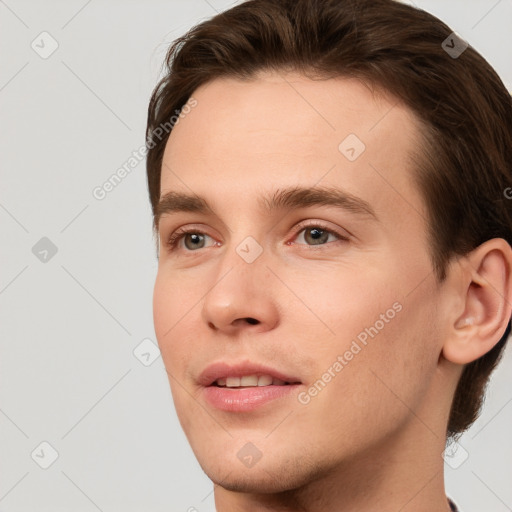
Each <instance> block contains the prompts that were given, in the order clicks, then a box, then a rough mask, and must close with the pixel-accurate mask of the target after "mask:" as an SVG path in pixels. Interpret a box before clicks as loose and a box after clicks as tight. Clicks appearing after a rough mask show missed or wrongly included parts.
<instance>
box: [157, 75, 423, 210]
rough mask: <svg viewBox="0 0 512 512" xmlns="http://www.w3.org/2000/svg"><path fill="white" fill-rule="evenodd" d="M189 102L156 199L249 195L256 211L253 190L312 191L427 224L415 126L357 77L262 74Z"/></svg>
mask: <svg viewBox="0 0 512 512" xmlns="http://www.w3.org/2000/svg"><path fill="white" fill-rule="evenodd" d="M192 96H193V98H194V99H195V100H196V102H197V104H196V106H195V107H194V108H193V109H191V110H190V111H189V112H188V113H187V114H185V115H184V117H182V118H181V119H180V122H179V123H178V124H177V125H176V126H175V127H174V129H173V131H172V132H171V135H170V137H169V140H168V142H167V145H166V148H165V153H164V159H163V166H162V176H161V193H162V194H164V193H165V192H167V191H169V190H178V191H181V192H188V193H190V192H192V193H196V194H198V195H201V196H204V197H209V198H211V199H212V202H215V201H216V200H217V201H218V202H219V203H221V202H224V203H225V202H226V201H228V202H229V201H230V200H231V204H234V205H236V204H242V203H243V204H245V205H248V204H249V203H250V202H251V198H252V197H254V199H255V203H254V204H255V205H256V204H257V202H256V201H257V198H256V197H255V194H256V191H258V194H259V193H261V192H270V191H271V190H272V188H279V187H286V186H289V185H290V184H297V185H304V186H314V185H316V184H320V185H325V186H334V187H336V186H338V187H340V188H343V189H344V190H345V191H347V192H349V193H351V194H353V195H356V196H359V197H362V198H364V199H365V200H366V201H367V202H369V203H370V204H372V205H373V206H374V209H375V210H376V211H377V212H378V210H379V209H388V210H389V209H391V210H393V212H394V214H395V215H403V214H404V213H405V212H406V211H408V210H411V211H413V212H414V211H415V212H416V214H419V215H420V217H422V216H423V217H424V216H425V211H424V206H423V202H422V198H421V196H420V194H419V191H417V190H416V188H415V186H414V182H413V180H412V172H413V163H412V162H411V159H410V156H411V155H412V154H413V153H414V152H415V151H417V150H418V149H419V148H420V132H419V123H418V122H417V120H416V118H415V116H414V115H413V114H412V113H411V112H410V110H409V109H407V108H406V107H405V106H403V105H402V104H400V102H398V100H396V99H395V98H394V97H393V96H391V95H389V94H383V93H382V92H378V93H375V92H372V90H370V88H369V87H367V86H365V85H364V84H363V83H362V82H361V81H359V80H355V79H346V78H330V79H322V80H313V79H310V78H306V77H304V76H301V75H299V74H292V73H287V74H284V73H269V72H267V73H260V74H259V75H258V76H257V78H254V79H251V80H239V79H235V78H221V79H216V80H213V81H211V82H209V83H207V84H205V85H203V86H201V87H200V88H198V89H197V90H196V91H194V93H193V95H192ZM259 195H261V194H259ZM241 198H245V202H243V201H241ZM237 201H238V202H237Z"/></svg>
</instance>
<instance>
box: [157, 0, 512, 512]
mask: <svg viewBox="0 0 512 512" xmlns="http://www.w3.org/2000/svg"><path fill="white" fill-rule="evenodd" d="M167 64H168V72H167V74H166V76H165V77H164V78H163V79H162V81H161V82H160V84H159V85H158V86H157V88H156V89H155V91H154V93H153V96H152V99H151V103H150V107H149V117H148V129H147V136H148V137H147V140H148V158H147V171H148V185H149V192H150V199H151V203H152V208H153V214H154V228H155V233H156V235H157V236H158V242H159V245H158V247H159V252H158V258H159V267H158V275H157V277H156V283H155V290H154V322H155V331H156V334H157V338H158V342H159V346H160V349H161V352H162V357H163V360H164V362H165V366H166V370H167V373H168V375H169V382H170V385H171V390H172V394H173V399H174V403H175V407H176V411H177V414H178V417H179V420H180V423H181V425H182V427H183V429H184V432H185V434H186V436H187V438H188V440H189V442H190V445H191V447H192V449H193V451H194V453H195V455H196V457H197V459H198V461H199V464H200V465H201V467H202V468H203V470H204V471H205V473H206V474H207V475H208V477H209V478H210V479H211V480H212V481H213V482H214V483H215V484H216V487H215V504H216V508H217V510H218V511H219V512H225V511H242V510H243V511H263V510H265V511H270V510H272V511H298V510H301V511H317V510H322V511H337V512H342V511H343V512H345V511H358V512H370V511H372V512H373V511H377V510H378V511H379V512H391V511H393V512H396V511H398V510H400V511H402V512H412V511H414V512H427V511H428V512H441V511H447V510H456V508H455V505H454V504H453V503H451V502H450V501H449V500H448V498H447V496H446V494H445V489H444V478H443V460H442V458H441V453H442V452H443V450H444V448H445V443H446V441H447V439H454V438H456V437H457V435H459V434H461V433H462V432H463V431H465V430H466V429H467V428H468V427H469V426H470V425H471V424H472V422H473V421H474V420H475V418H476V417H477V414H478V411H479V409H480V406H481V403H482V395H483V388H484V385H485V383H486V381H487V379H488V377H489V375H490V373H491V371H492V369H493V368H494V366H495V364H496V362H497V361H498V359H499V356H500V354H501V352H502V350H503V348H504V346H505V343H506V339H507V336H508V334H509V331H510V317H511V310H512V306H511V303H512V283H511V271H512V249H511V247H510V243H511V241H512V213H511V210H510V206H509V205H510V203H509V202H508V199H507V197H506V193H504V191H505V190H506V189H507V187H509V186H510V183H511V182H512V102H511V97H510V95H509V93H508V92H507V90H506V89H505V87H504V86H503V84H502V82H501V81H500V79H499V78H498V76H497V75H496V73H495V72H494V71H493V70H492V68H491V67H490V66H489V64H488V63H487V62H486V61H485V60H484V59H483V58H482V57H481V56H480V55H479V54H478V53H477V52H476V51H475V50H474V49H472V48H471V47H468V46H467V44H466V43H465V42H464V41H462V40H461V39H460V38H458V37H457V36H456V35H455V34H453V33H452V30H451V29H449V28H448V27H447V26H446V25H445V24H443V23H442V22H441V21H440V20H438V19H437V18H435V17H433V16H431V15H429V14H427V13H426V12H423V11H421V10H418V9H415V8H413V7H410V6H408V5H404V4H400V3H398V2H394V1H392V0H368V1H365V0H358V1H356V0H354V1H349V0H323V1H320V0H316V1H315V0H293V1H292V0H285V1H283V0H252V1H248V2H244V3H242V4H240V5H238V6H236V7H233V8H232V9H230V10H228V11H226V12H224V13H221V14H219V15H218V16H215V17H214V18H212V19H211V20H208V21H206V22H203V23H202V24H200V25H199V26H197V27H195V28H194V29H193V30H191V31H190V32H189V33H188V34H186V35H185V36H184V37H182V38H180V39H179V40H178V41H176V42H175V43H174V45H173V46H172V47H171V48H170V50H169V53H168V58H167ZM173 116H174V119H172V120H171V118H172V117H173Z"/></svg>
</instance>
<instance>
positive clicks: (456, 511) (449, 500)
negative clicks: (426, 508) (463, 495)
mask: <svg viewBox="0 0 512 512" xmlns="http://www.w3.org/2000/svg"><path fill="white" fill-rule="evenodd" d="M448 503H449V504H450V509H451V510H452V512H459V509H458V508H457V506H456V505H455V503H453V501H452V500H451V499H450V498H448Z"/></svg>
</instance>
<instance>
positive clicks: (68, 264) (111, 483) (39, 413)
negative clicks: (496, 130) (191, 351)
mask: <svg viewBox="0 0 512 512" xmlns="http://www.w3.org/2000/svg"><path fill="white" fill-rule="evenodd" d="M409 3H412V2H409ZM414 3H415V4H416V5H417V6H419V7H422V8H424V9H425V10H427V11H430V12H432V13H433V14H435V15H437V16H439V17H440V18H441V19H443V20H444V21H446V22H447V23H448V24H449V25H450V26H451V27H452V28H453V29H454V30H456V31H457V32H458V33H459V34H460V35H461V36H462V37H463V38H464V39H466V40H467V41H468V42H469V43H470V44H472V45H473V46H474V47H475V48H476V49H477V50H478V51H479V52H480V53H482V54H483V56H484V57H485V58H487V59H488V60H489V62H490V63H491V64H492V65H493V66H494V67H495V68H496V70H497V71H498V73H499V74H500V75H501V77H502V78H503V80H504V81H505V82H506V83H507V84H508V87H509V89H510V84H512V0H501V1H495V0H492V1H484V0H480V1H468V0H465V1H464V0H458V1H455V0H451V1H450V2H446V1H441V0H439V1H433V0H430V1H427V0H424V1H422V0H416V1H415V2H414ZM230 4H231V2H228V1H221V0H209V1H206V0H166V1H156V0H153V1H152V2H143V1H142V0H130V1H127V0H125V1H120V0H117V1H106V0H90V1H87V0H68V1H57V0H51V1H50V0H47V1H38V2H36V1H28V0H0V48H1V64H0V128H1V134H0V155H1V160H0V162H1V165H0V173H1V181H0V183H1V188H0V226H1V250H0V257H1V260H0V315H1V316H0V350H1V354H0V365H1V366H0V450H1V452H0V460H1V462H0V468H1V473H0V510H3V511H4V512H31V511H34V512H35V511H37V512H47V511H48V512H50V511H51V512H57V511H71V510H72V511H74V512H82V511H83V512H94V511H95V510H100V511H103V512H108V511H112V512H119V511H123V512H132V511H141V510H144V511H145V512H153V511H154V512H160V511H187V510H188V509H189V508H190V507H195V509H196V510H197V511H199V512H203V511H209V510H210V511H211V510H214V503H213V493H212V490H213V485H212V483H211V482H210V481H209V480H208V478H207V477H206V476H205V475H204V473H203V472H202V471H201V469H200V467H199V465H198V463H197V462H196V460H195V458H194V456H193V453H192V451H191V449H190V447H189V446H188V443H187V441H186V438H185V436H184V434H183V432H182V430H181V428H180V425H179V422H178V420H177V417H176V414H175V412H174V408H173V405H172V398H171V394H170V390H169V384H168V380H167V377H166V373H165V371H164V368H163V363H162V360H161V358H157V359H156V360H155V361H154V362H153V363H152V364H151V365H150V366H144V365H143V364H142V363H141V362H140V361H139V360H138V359H137V358H136V357H135V356H134V354H133V350H134V349H135V348H136V347H137V346H138V345H139V344H140V343H141V342H142V340H144V339H146V338H149V339H150V340H152V341H153V342H155V335H154V330H153V322H152V304H151V301H152V287H153V281H154V277H155V273H156V264H157V262H156V255H155V247H154V242H153V239H152V234H151V215H150V204H149V199H148V194H147V186H146V178H145V163H144V161H142V162H141V163H140V164H138V165H137V166H136V167H135V168H134V169H133V170H132V171H131V173H130V174H129V175H128V176H127V177H126V178H125V179H124V180H123V181H122V182H121V183H120V184H119V185H118V186H117V187H116V188H115V189H114V190H113V191H112V192H110V193H109V194H108V195H107V196H106V197H105V198H104V199H103V200H101V201H100V200H97V199H95V198H94V197H93V195H92V191H93V189H94V188H95V187H97V186H101V185H102V183H104V182H105V181H106V180H107V179H108V178H109V177H110V176H111V175H112V174H113V173H114V172H115V171H116V170H117V169H118V168H119V167H121V166H122V165H123V164H124V163H125V162H126V161H127V160H128V159H129V158H130V156H131V155H132V153H133V151H136V150H137V149H139V148H140V147H141V146H142V145H143V144H144V131H145V123H146V115H147V104H148V100H149V96H150V93H151V90H152V88H153V87H154V85H155V84H156V82H157V79H158V78H159V74H160V66H161V63H162V61H163V57H164V55H165V51H166V49H167V47H168V45H169V43H170V42H171V41H172V40H173V39H174V38H176V37H178V36H179V35H181V34H183V33H184V32H185V31H186V30H187V29H188V28H189V27H191V26H192V25H193V24H195V23H197V22H199V21H201V20H203V19H205V18H208V17H210V16H212V15H214V14H215V12H216V11H221V10H223V9H225V8H227V7H228V6H229V5H230ZM43 31H47V32H48V33H49V34H51V37H52V38H53V39H54V40H56V41H57V43H58V45H59V46H58V48H57V50H56V51H55V52H54V53H53V54H52V55H51V56H49V57H48V58H46V59H43V58H41V57H40V56H39V55H38V53H36V51H34V50H33V49H32V47H31V44H32V41H34V40H35V44H36V43H37V44H39V47H42V46H43V45H44V48H46V51H48V49H50V48H51V39H48V36H41V37H47V39H45V42H44V43H41V37H40V36H39V34H40V33H41V32H43ZM38 41H39V42H38ZM42 50H43V48H40V51H42ZM511 185H512V184H511ZM42 237H47V238H49V239H50V240H51V241H52V243H53V244H54V245H55V246H56V248H57V253H56V254H55V255H54V256H53V257H51V258H50V259H49V260H48V261H47V262H46V263H43V262H41V261H40V260H39V259H38V258H37V257H36V256H35V255H34V254H33V252H32V248H33V246H34V245H35V244H36V243H37V242H38V241H39V240H40V239H41V238H42ZM511 374H512V353H511V349H510V347H509V349H508V352H507V353H506V355H505V358H504V360H503V361H502V363H501V366H500V368H499V369H498V370H497V372H496V373H495V374H494V377H493V379H492V382H491V385H490V387H489V392H488V399H487V402H486V405H485V408H484V410H483V414H482V416H481V418H480V419H479V420H478V421H477V422H476V424H475V425H474V427H473V428H472V429H471V430H470V431H469V432H468V433H467V434H466V435H465V436H464V437H463V438H462V439H461V445H462V446H463V447H464V449H465V450H467V453H468V454H469V457H468V458H467V460H465V461H464V462H463V463H462V464H461V465H460V466H459V467H458V468H457V469H452V468H450V467H449V466H448V465H446V464H445V467H446V482H447V492H448V495H450V496H452V497H454V499H455V500H456V502H457V503H458V504H459V506H460V508H461V510H462V512H480V511H486V512H505V511H510V510H512V487H511V485H510V474H511V470H512V435H511V432H512V429H511V428H510V427H511V421H512V404H511V401H512V387H511V382H512V378H511V377H510V375H511ZM43 441H46V442H47V443H49V444H50V445H51V446H52V447H53V449H54V450H56V451H57V452H58V458H57V460H56V461H55V462H54V463H53V464H52V465H51V466H50V467H48V469H42V468H41V467H40V466H39V465H38V464H37V463H36V460H37V461H38V462H39V463H40V464H44V463H45V462H46V463H48V462H50V461H51V460H50V457H51V449H50V448H48V447H47V446H45V445H43V446H40V444H41V442H43ZM34 450H35V451H34ZM33 452H34V455H33V456H32V455H31V454H32V453H33ZM458 457H460V452H459V455H458ZM191 510H192V509H191Z"/></svg>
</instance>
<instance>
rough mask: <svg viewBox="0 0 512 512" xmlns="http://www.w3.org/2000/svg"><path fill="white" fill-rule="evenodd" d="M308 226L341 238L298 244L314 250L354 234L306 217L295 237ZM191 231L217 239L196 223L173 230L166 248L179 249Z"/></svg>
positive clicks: (298, 225)
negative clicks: (318, 242) (333, 240)
mask: <svg viewBox="0 0 512 512" xmlns="http://www.w3.org/2000/svg"><path fill="white" fill-rule="evenodd" d="M308 227H312V228H313V227H315V228H320V229H321V230H322V231H326V232H327V233H329V234H332V235H335V236H336V237H338V238H339V240H336V241H335V242H328V243H326V244H318V245H308V244H297V245H302V246H306V247H310V248H311V249H313V250H322V249H326V248H329V247H330V246H332V244H334V243H336V242H342V241H348V240H349V239H350V238H351V237H352V234H351V233H350V232H349V231H347V230H341V229H335V228H331V227H330V226H328V225H327V224H326V223H325V221H320V220H314V219H306V220H304V221H301V222H299V223H298V224H297V225H296V226H295V228H294V235H293V239H296V238H297V236H298V235H299V234H300V233H301V232H302V231H303V230H304V229H307V228H308ZM342 231H343V232H342ZM189 233H194V234H200V235H205V236H207V237H209V238H211V239H212V240H215V238H214V237H212V236H211V235H208V233H206V232H205V231H202V230H201V228H200V227H196V226H194V225H190V226H186V227H180V228H178V229H176V230H175V231H173V232H172V233H171V235H170V236H169V237H167V241H166V244H165V245H166V248H167V249H168V251H169V252H174V251H176V250H178V244H180V243H181V241H182V240H183V238H184V237H185V236H186V235H187V234H189ZM216 243H217V242H216ZM286 244H287V245H289V244H290V243H289V242H286ZM213 246H215V244H214V245H213ZM210 247H211V246H210ZM206 248H207V247H200V249H206ZM185 252H186V253H190V254H193V253H194V252H199V249H198V250H197V251H190V250H186V251H185Z"/></svg>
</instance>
